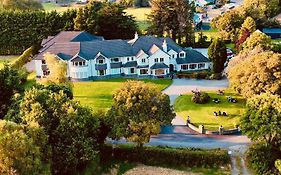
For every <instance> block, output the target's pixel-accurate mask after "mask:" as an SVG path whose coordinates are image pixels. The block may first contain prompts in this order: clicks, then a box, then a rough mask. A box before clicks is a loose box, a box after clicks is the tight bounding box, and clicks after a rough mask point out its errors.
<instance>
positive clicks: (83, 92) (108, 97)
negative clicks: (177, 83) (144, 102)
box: [73, 78, 172, 110]
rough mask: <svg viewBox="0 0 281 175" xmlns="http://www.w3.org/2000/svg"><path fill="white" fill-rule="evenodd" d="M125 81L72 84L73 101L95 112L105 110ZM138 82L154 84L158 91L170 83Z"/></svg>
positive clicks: (159, 80)
mask: <svg viewBox="0 0 281 175" xmlns="http://www.w3.org/2000/svg"><path fill="white" fill-rule="evenodd" d="M127 80H128V79H125V78H115V79H109V80H103V81H91V82H74V83H73V93H74V99H75V100H78V101H80V102H81V104H83V105H86V106H89V107H91V108H93V109H95V110H107V109H109V108H110V106H111V104H112V94H113V93H114V92H115V91H116V90H117V89H119V88H120V87H122V85H123V83H124V82H126V81H127ZM138 80H139V79H138ZM139 81H144V82H146V83H151V84H154V85H155V86H156V87H157V88H158V89H160V90H162V89H164V88H166V87H167V86H169V85H170V84H171V83H172V81H171V80H168V79H158V80H148V79H141V80H139Z"/></svg>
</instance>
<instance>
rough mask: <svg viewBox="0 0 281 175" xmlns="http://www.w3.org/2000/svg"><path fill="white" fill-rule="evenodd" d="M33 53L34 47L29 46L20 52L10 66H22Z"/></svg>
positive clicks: (18, 67)
mask: <svg viewBox="0 0 281 175" xmlns="http://www.w3.org/2000/svg"><path fill="white" fill-rule="evenodd" d="M33 53H34V47H30V48H28V49H26V50H25V51H24V52H23V54H21V55H20V56H19V57H18V58H17V59H16V60H15V61H14V62H13V63H12V67H13V68H15V69H20V68H22V67H23V66H24V65H25V64H26V63H28V62H30V61H31V60H32V56H33Z"/></svg>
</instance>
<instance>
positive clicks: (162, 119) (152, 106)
mask: <svg viewBox="0 0 281 175" xmlns="http://www.w3.org/2000/svg"><path fill="white" fill-rule="evenodd" d="M108 115H109V118H110V121H111V132H110V136H111V137H112V138H113V139H120V138H121V137H125V138H126V139H127V140H128V141H132V142H136V143H137V144H138V146H142V145H143V144H145V143H148V142H149V140H150V136H151V135H155V134H158V133H159V132H160V126H161V125H165V124H171V121H172V119H173V118H174V117H175V114H174V113H173V112H172V108H171V106H170V100H169V97H168V96H167V95H165V94H162V93H161V91H159V90H157V89H156V88H155V87H152V86H151V85H149V84H145V83H143V82H139V81H128V82H126V83H125V84H124V86H123V87H122V88H121V89H119V90H118V91H117V92H116V93H115V94H114V95H113V105H112V107H111V109H110V110H109V112H108Z"/></svg>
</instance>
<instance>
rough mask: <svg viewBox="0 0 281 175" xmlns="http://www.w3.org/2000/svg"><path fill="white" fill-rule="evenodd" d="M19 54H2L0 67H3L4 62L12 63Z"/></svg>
mask: <svg viewBox="0 0 281 175" xmlns="http://www.w3.org/2000/svg"><path fill="white" fill-rule="evenodd" d="M17 57H18V56H16V55H11V56H0V69H2V68H3V66H4V63H11V62H13V61H14V60H15V59H17Z"/></svg>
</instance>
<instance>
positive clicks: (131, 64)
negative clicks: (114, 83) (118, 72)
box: [123, 61, 138, 67]
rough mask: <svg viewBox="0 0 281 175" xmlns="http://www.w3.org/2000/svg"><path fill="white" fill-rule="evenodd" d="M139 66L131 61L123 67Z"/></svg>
mask: <svg viewBox="0 0 281 175" xmlns="http://www.w3.org/2000/svg"><path fill="white" fill-rule="evenodd" d="M137 65H138V63H137V61H129V62H127V63H125V64H123V67H137Z"/></svg>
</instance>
